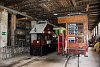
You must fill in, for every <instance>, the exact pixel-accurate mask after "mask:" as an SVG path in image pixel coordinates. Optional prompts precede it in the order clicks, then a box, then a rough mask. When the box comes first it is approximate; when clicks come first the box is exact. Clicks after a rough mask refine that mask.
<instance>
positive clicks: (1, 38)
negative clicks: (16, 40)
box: [0, 11, 8, 47]
mask: <svg viewBox="0 0 100 67" xmlns="http://www.w3.org/2000/svg"><path fill="white" fill-rule="evenodd" d="M7 30H8V12H7V11H2V12H0V47H5V46H7Z"/></svg>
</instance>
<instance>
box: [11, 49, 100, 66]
mask: <svg viewBox="0 0 100 67" xmlns="http://www.w3.org/2000/svg"><path fill="white" fill-rule="evenodd" d="M66 59H67V58H66V57H65V56H61V55H60V56H58V55H57V53H52V54H49V55H48V56H43V57H37V58H35V59H33V60H32V58H31V59H27V60H23V61H20V63H18V64H15V65H13V66H12V67H65V62H66ZM29 60H31V61H29ZM77 60H78V58H77V57H71V58H70V60H69V62H68V65H67V67H78V63H77ZM27 61H29V62H27ZM25 62H27V63H25ZM79 67H100V55H98V54H97V53H96V52H93V51H92V50H91V48H89V55H88V57H84V56H80V61H79Z"/></svg>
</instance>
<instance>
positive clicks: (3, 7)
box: [0, 5, 33, 19]
mask: <svg viewBox="0 0 100 67" xmlns="http://www.w3.org/2000/svg"><path fill="white" fill-rule="evenodd" d="M0 8H1V9H5V10H7V11H9V12H11V13H14V14H19V15H22V16H25V17H28V18H31V19H33V18H32V17H31V16H29V15H26V14H23V13H21V12H18V11H16V10H13V9H10V8H7V7H5V6H2V5H0Z"/></svg>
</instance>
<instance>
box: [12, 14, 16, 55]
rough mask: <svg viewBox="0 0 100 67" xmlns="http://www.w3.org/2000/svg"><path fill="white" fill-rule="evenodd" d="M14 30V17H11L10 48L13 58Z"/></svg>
mask: <svg viewBox="0 0 100 67" xmlns="http://www.w3.org/2000/svg"><path fill="white" fill-rule="evenodd" d="M15 29H16V15H14V14H12V15H11V46H12V56H14V46H15Z"/></svg>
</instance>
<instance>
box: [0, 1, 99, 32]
mask: <svg viewBox="0 0 100 67" xmlns="http://www.w3.org/2000/svg"><path fill="white" fill-rule="evenodd" d="M0 4H1V5H3V6H6V7H8V8H11V9H14V10H17V11H19V12H23V13H26V14H28V15H30V16H32V17H34V18H38V19H44V20H45V19H51V18H56V17H60V16H66V15H68V14H69V13H76V12H81V13H85V14H88V17H89V30H91V29H93V27H94V25H95V24H97V22H98V21H99V19H100V18H99V17H100V9H99V7H100V5H99V4H100V2H99V0H0ZM55 13H57V14H58V15H57V16H55V15H54V14H55Z"/></svg>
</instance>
